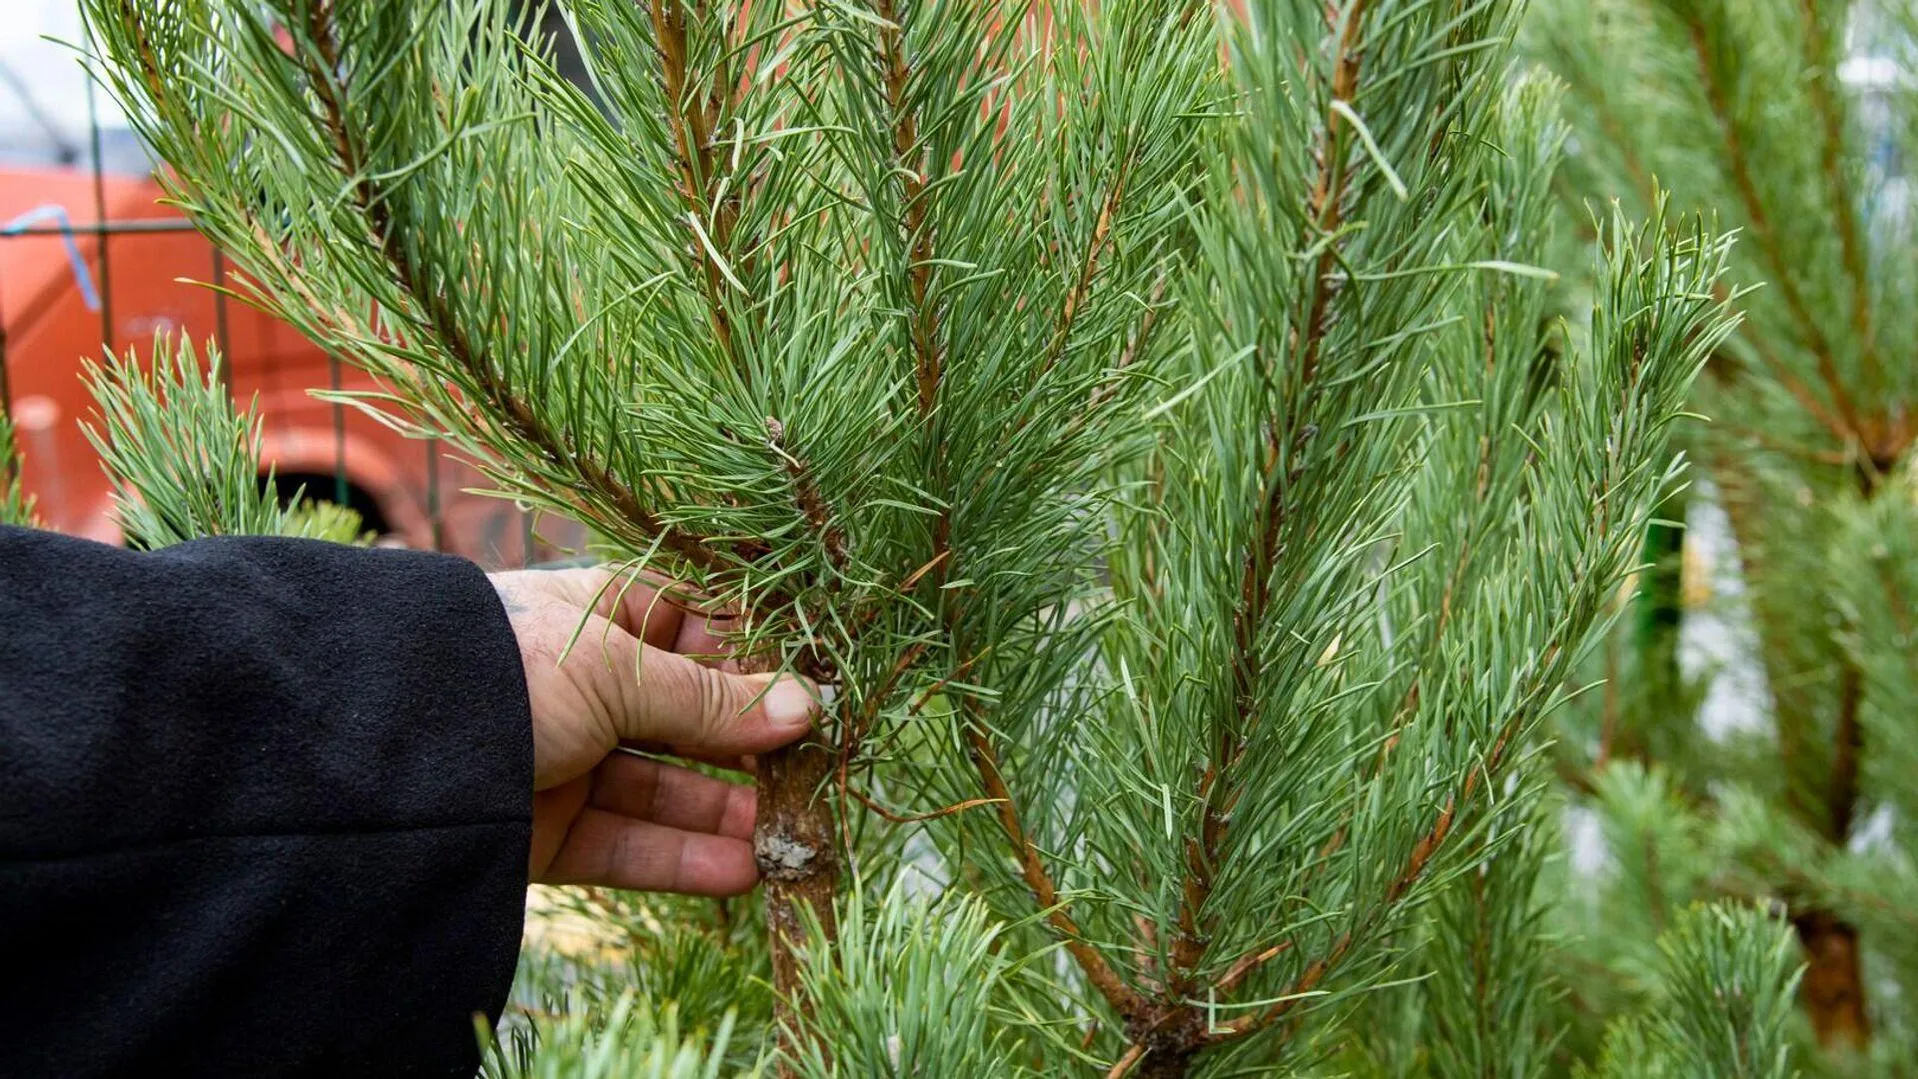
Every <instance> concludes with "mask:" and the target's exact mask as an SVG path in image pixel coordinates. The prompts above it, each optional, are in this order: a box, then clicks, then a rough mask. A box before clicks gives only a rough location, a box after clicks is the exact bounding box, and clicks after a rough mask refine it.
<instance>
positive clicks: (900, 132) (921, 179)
mask: <svg viewBox="0 0 1918 1079" xmlns="http://www.w3.org/2000/svg"><path fill="white" fill-rule="evenodd" d="M874 13H875V14H877V15H878V16H879V17H880V18H881V19H884V20H885V22H886V25H885V26H883V27H881V28H880V30H879V63H880V66H881V69H882V72H881V74H882V78H883V81H884V83H885V90H886V103H887V105H888V106H890V108H891V110H892V151H893V156H894V157H895V158H896V159H897V162H898V166H899V172H900V175H901V177H902V182H903V190H902V209H901V213H902V215H903V220H902V221H901V225H902V227H903V228H904V229H905V233H906V242H907V245H908V250H909V254H908V255H907V258H908V261H909V264H910V268H909V269H908V271H907V274H908V288H909V290H910V293H911V297H912V311H911V315H910V317H911V319H912V328H911V338H912V357H913V370H914V374H915V378H914V382H915V384H916V385H917V387H918V390H919V414H920V416H922V417H929V416H931V415H932V410H933V407H934V406H935V405H937V404H938V402H939V382H940V380H941V378H943V377H944V374H945V352H944V348H943V346H942V345H941V343H940V341H939V313H938V311H937V310H936V309H935V308H936V306H937V305H935V304H932V303H929V302H928V297H929V296H930V295H931V292H932V274H933V265H932V258H933V245H932V232H931V230H930V229H928V228H927V225H926V197H925V196H926V176H925V172H924V170H923V169H921V168H916V167H914V164H915V161H916V160H917V159H919V158H921V157H923V156H924V152H923V151H922V150H921V149H920V146H919V113H918V111H917V110H916V109H915V108H913V107H912V105H911V103H910V102H908V101H907V100H906V84H907V81H908V80H909V79H910V78H911V73H910V71H909V69H908V68H907V66H906V41H905V37H906V31H905V26H904V24H903V23H902V22H901V20H900V15H899V12H898V9H897V5H896V4H894V3H893V0H878V3H876V4H875V5H874ZM940 520H941V521H944V520H945V515H944V514H941V515H940Z"/></svg>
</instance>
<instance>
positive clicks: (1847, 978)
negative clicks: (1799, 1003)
mask: <svg viewBox="0 0 1918 1079" xmlns="http://www.w3.org/2000/svg"><path fill="white" fill-rule="evenodd" d="M1792 925H1793V926H1794V927H1795V928H1796V929H1797V930H1798V939H1799V942H1800V943H1802V944H1803V945H1804V947H1805V959H1806V962H1807V963H1808V964H1809V965H1808V966H1807V967H1806V969H1805V980H1804V982H1803V983H1802V984H1801V985H1800V987H1799V996H1800V998H1801V999H1802V1000H1803V1001H1804V1005H1805V1012H1806V1014H1808V1015H1809V1016H1810V1017H1811V1027H1812V1031H1813V1032H1814V1033H1816V1034H1817V1035H1818V1044H1819V1045H1821V1046H1823V1047H1825V1048H1826V1049H1837V1048H1853V1049H1862V1048H1863V1047H1864V1046H1865V1043H1867V1042H1868V1041H1870V1040H1871V1019H1870V1018H1869V1017H1868V1016H1867V1015H1866V1014H1865V985H1864V978H1863V976H1862V972H1861V970H1860V968H1859V962H1858V930H1857V929H1856V928H1855V927H1853V926H1851V925H1850V924H1848V923H1846V922H1844V921H1841V920H1839V918H1838V917H1837V916H1835V915H1833V914H1830V913H1828V912H1826V911H1821V910H1814V911H1806V912H1804V913H1802V914H1798V915H1796V916H1794V917H1793V918H1792Z"/></svg>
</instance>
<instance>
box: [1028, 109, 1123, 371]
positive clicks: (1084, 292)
mask: <svg viewBox="0 0 1918 1079" xmlns="http://www.w3.org/2000/svg"><path fill="white" fill-rule="evenodd" d="M1137 156H1138V149H1137V146H1136V144H1135V145H1133V146H1131V147H1128V148H1127V150H1126V155H1125V157H1124V158H1122V159H1121V160H1120V162H1119V169H1118V172H1117V173H1116V174H1115V175H1114V176H1113V178H1112V185H1111V186H1110V187H1108V188H1106V193H1105V198H1104V199H1103V200H1102V201H1101V202H1100V204H1099V216H1098V218H1097V219H1096V220H1095V221H1094V222H1093V224H1092V237H1091V239H1090V240H1089V241H1088V242H1087V244H1086V250H1085V257H1084V258H1082V259H1080V260H1079V273H1078V276H1077V277H1075V278H1074V279H1073V282H1072V288H1071V289H1069V290H1068V291H1067V292H1066V297H1065V300H1064V301H1063V302H1062V303H1061V304H1060V305H1059V318H1058V323H1057V325H1055V326H1054V327H1053V330H1052V339H1051V341H1049V342H1048V343H1047V345H1046V351H1045V356H1044V359H1042V360H1041V361H1040V363H1039V374H1040V375H1041V376H1044V375H1045V374H1047V373H1048V372H1050V371H1051V370H1052V369H1053V367H1054V366H1056V365H1057V364H1058V362H1059V358H1060V357H1061V356H1063V355H1065V351H1066V344H1067V342H1068V341H1069V340H1071V337H1072V326H1073V323H1074V322H1075V321H1076V320H1077V319H1078V317H1079V310H1080V308H1081V307H1083V306H1084V304H1085V302H1086V298H1087V296H1088V295H1089V294H1090V293H1091V291H1092V282H1093V279H1094V278H1095V277H1096V276H1097V275H1098V272H1099V262H1100V259H1101V258H1102V257H1103V256H1104V255H1105V250H1106V244H1107V242H1108V241H1110V240H1111V238H1112V224H1113V220H1114V219H1115V218H1116V217H1117V216H1118V214H1119V211H1120V207H1121V205H1122V202H1123V200H1124V198H1125V192H1126V181H1127V180H1128V179H1129V178H1130V177H1131V173H1132V166H1133V163H1134V161H1135V160H1136V158H1137Z"/></svg>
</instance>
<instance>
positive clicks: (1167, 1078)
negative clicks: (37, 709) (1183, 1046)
mask: <svg viewBox="0 0 1918 1079" xmlns="http://www.w3.org/2000/svg"><path fill="white" fill-rule="evenodd" d="M1196 1055H1197V1051H1196V1050H1190V1049H1187V1050H1170V1049H1157V1050H1153V1051H1152V1052H1149V1053H1147V1054H1146V1055H1145V1056H1144V1057H1142V1058H1140V1060H1139V1070H1138V1071H1136V1072H1134V1073H1133V1074H1134V1075H1135V1076H1136V1077H1137V1079H1185V1076H1186V1073H1187V1072H1189V1071H1191V1070H1192V1058H1193V1057H1194V1056H1196Z"/></svg>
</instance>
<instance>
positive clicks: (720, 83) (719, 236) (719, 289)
mask: <svg viewBox="0 0 1918 1079" xmlns="http://www.w3.org/2000/svg"><path fill="white" fill-rule="evenodd" d="M650 13H651V16H652V23H653V38H654V42H655V45H656V46H657V48H658V49H659V61H660V74H661V76H662V79H663V81H664V82H665V84H666V87H665V88H666V97H667V99H668V106H667V116H666V122H667V128H668V130H669V131H670V132H671V133H672V138H673V156H674V166H675V171H676V173H677V176H676V178H675V185H674V186H675V187H676V188H677V189H678V191H679V198H680V203H681V205H682V206H683V207H684V208H685V210H686V213H687V214H689V215H707V216H708V219H709V220H710V221H711V223H712V228H711V235H710V236H709V237H707V238H708V239H710V240H711V241H712V246H713V247H714V248H715V249H716V250H719V251H730V250H732V237H733V227H734V225H735V224H736V223H737V221H738V219H739V205H740V196H739V192H738V191H737V190H729V191H728V192H727V194H726V197H725V198H724V199H722V200H721V201H720V203H719V205H717V206H712V205H709V202H710V199H709V197H708V196H709V193H710V192H711V191H713V190H715V189H716V188H717V186H718V183H719V180H720V179H721V177H720V176H719V175H717V170H719V169H720V167H721V166H720V162H722V161H724V160H725V159H724V158H722V157H720V156H719V155H717V154H715V153H714V152H713V132H714V129H715V127H716V126H717V125H718V123H719V122H720V120H721V118H722V116H723V115H724V114H725V112H727V111H730V110H731V108H732V107H733V106H735V105H736V104H737V95H738V94H739V92H740V90H739V87H740V83H741V80H740V78H738V77H737V76H736V75H735V74H734V73H733V72H732V71H731V68H730V67H729V66H728V65H726V64H720V65H718V67H717V69H716V70H715V71H714V72H713V76H712V81H711V83H710V84H709V85H708V86H706V87H705V88H704V89H703V91H700V92H699V94H698V96H697V97H695V91H694V89H693V87H692V86H690V85H689V83H690V80H691V72H690V71H689V70H688V63H689V60H688V57H687V54H686V11H685V9H684V8H683V7H681V6H680V0H651V8H650ZM731 29H732V28H731V26H730V25H728V27H727V32H726V34H725V37H726V39H727V44H728V45H730V44H731V38H732V33H731ZM689 231H690V229H689ZM688 240H689V243H690V249H691V251H692V252H693V260H694V262H695V263H696V264H697V265H698V267H699V271H700V280H701V283H702V285H703V286H704V288H705V293H706V309H707V311H708V313H709V317H710V318H711V320H712V324H713V336H714V338H715V339H717V340H718V342H719V347H720V348H721V350H723V351H724V352H725V353H726V356H727V358H729V359H731V360H732V361H733V366H734V370H735V371H736V372H737V373H738V374H739V377H740V378H741V379H742V380H743V379H746V378H747V377H748V375H747V371H746V368H745V367H744V366H743V365H741V364H740V363H739V357H738V355H737V353H736V352H735V351H734V343H733V325H732V316H731V315H730V314H728V313H727V307H726V302H725V289H726V280H725V276H724V274H722V273H721V271H720V267H719V264H718V262H717V260H716V259H715V258H714V256H713V255H712V254H711V253H710V252H709V251H707V249H706V245H705V244H704V243H703V242H701V240H700V238H699V237H698V236H696V235H692V236H689V237H688Z"/></svg>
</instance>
